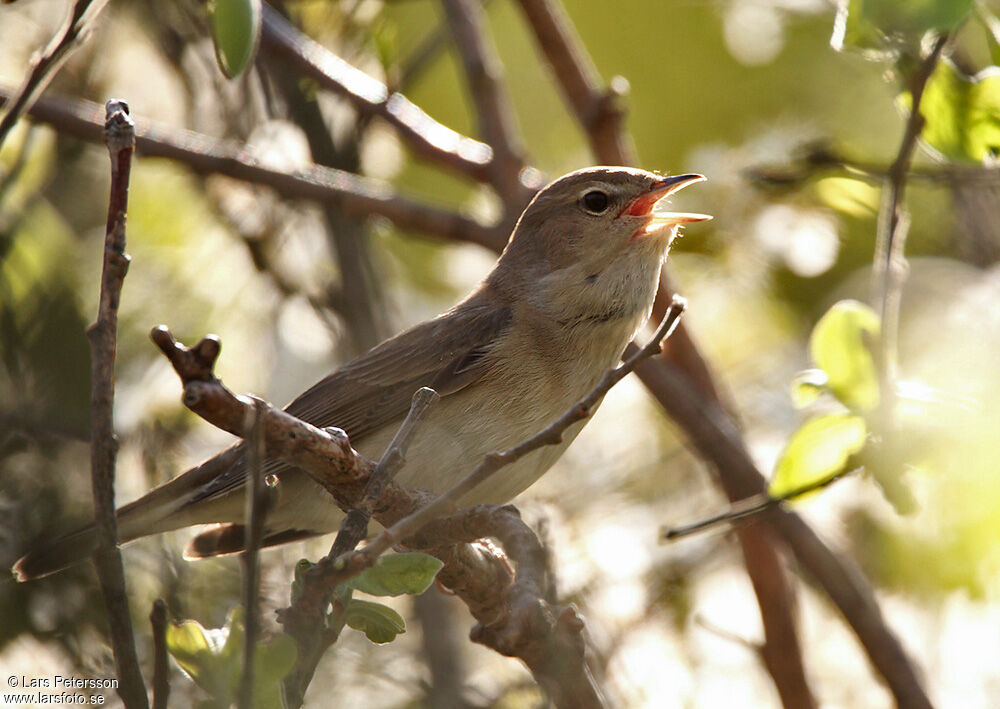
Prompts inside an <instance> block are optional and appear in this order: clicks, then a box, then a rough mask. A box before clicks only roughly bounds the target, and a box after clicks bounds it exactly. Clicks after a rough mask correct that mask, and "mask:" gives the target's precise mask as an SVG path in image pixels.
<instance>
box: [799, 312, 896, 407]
mask: <svg viewBox="0 0 1000 709" xmlns="http://www.w3.org/2000/svg"><path fill="white" fill-rule="evenodd" d="M880 331H881V327H880V323H879V318H878V315H876V314H875V311H874V310H872V309H871V308H869V307H868V306H867V305H865V304H864V303H859V302H858V301H856V300H842V301H840V302H839V303H835V304H834V305H833V307H832V308H830V309H829V310H828V311H827V312H826V313H825V314H824V315H823V317H822V318H820V320H819V322H818V323H816V327H814V328H813V331H812V335H811V336H810V338H809V351H810V353H811V354H812V359H813V361H814V362H815V363H816V366H818V367H819V368H820V369H822V370H823V371H825V372H826V374H827V377H828V383H827V386H828V388H829V389H830V391H831V392H833V395H834V396H836V397H837V398H838V399H840V401H841V402H843V403H844V405H845V406H847V408H849V409H851V410H861V411H870V410H871V409H873V408H875V407H876V406H877V405H878V401H879V393H878V379H877V377H876V374H875V360H874V358H873V357H872V353H871V349H870V345H871V344H872V343H874V342H876V341H877V340H878V337H879V333H880Z"/></svg>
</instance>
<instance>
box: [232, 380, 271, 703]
mask: <svg viewBox="0 0 1000 709" xmlns="http://www.w3.org/2000/svg"><path fill="white" fill-rule="evenodd" d="M266 408H267V405H266V404H265V403H264V402H263V401H261V400H260V399H256V398H255V399H254V401H253V408H251V409H249V410H248V411H247V415H246V419H245V421H244V424H243V430H244V431H245V433H244V437H245V439H246V442H247V487H246V491H245V492H246V494H245V497H246V502H245V508H246V513H245V514H244V518H245V524H246V548H245V550H244V552H243V554H242V558H241V561H242V562H243V609H244V616H243V671H242V675H241V676H240V685H239V694H238V699H237V702H236V706H237V707H239V709H251V708H252V707H253V700H254V697H253V688H254V657H255V656H256V654H257V652H256V651H257V636H258V634H259V633H260V598H259V595H260V559H259V556H260V544H261V538H262V537H263V533H264V519H265V517H266V515H267V500H268V493H267V490H266V488H265V486H264V480H263V468H264V441H263V436H262V435H261V432H260V429H261V418H262V417H263V412H264V411H265V410H266Z"/></svg>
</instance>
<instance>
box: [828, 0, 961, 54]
mask: <svg viewBox="0 0 1000 709" xmlns="http://www.w3.org/2000/svg"><path fill="white" fill-rule="evenodd" d="M973 5H974V0H840V1H839V2H838V5H837V16H836V19H835V20H834V25H833V36H832V37H831V38H830V44H831V45H832V46H833V48H834V49H836V50H838V51H840V50H842V49H845V48H851V49H861V50H880V49H887V48H888V47H889V45H890V44H891V43H893V42H898V41H900V40H903V41H907V42H909V43H911V44H915V43H916V42H918V41H919V40H920V38H921V37H922V36H923V35H924V33H926V32H928V31H931V30H934V31H942V32H948V31H951V30H953V29H955V28H956V27H958V25H960V24H961V23H962V22H964V21H965V19H966V18H967V17H968V16H969V14H970V13H971V11H972V8H973Z"/></svg>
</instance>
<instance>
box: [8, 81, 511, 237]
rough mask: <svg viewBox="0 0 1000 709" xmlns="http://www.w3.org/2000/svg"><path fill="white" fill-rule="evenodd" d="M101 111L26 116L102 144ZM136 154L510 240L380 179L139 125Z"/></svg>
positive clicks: (352, 210) (69, 107)
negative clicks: (271, 161)
mask: <svg viewBox="0 0 1000 709" xmlns="http://www.w3.org/2000/svg"><path fill="white" fill-rule="evenodd" d="M8 96H9V92H7V91H5V90H3V89H0V102H2V101H4V100H5V99H6V98H7V97H8ZM98 112H99V109H98V107H97V106H96V104H93V103H91V102H89V101H82V100H74V101H72V102H70V101H62V100H60V101H55V100H46V99H40V100H38V101H36V102H35V104H34V106H32V107H31V109H30V110H29V111H28V115H30V116H32V117H33V118H35V119H37V120H40V121H42V122H44V123H48V124H50V125H52V126H54V127H55V128H56V129H57V130H59V131H60V132H61V133H64V134H67V135H72V136H74V137H77V138H80V139H82V140H89V141H94V142H96V141H98V140H101V139H102V137H101V130H102V126H103V123H102V122H101V121H100V120H99V119H98V118H97V115H98ZM136 148H137V150H138V151H139V152H140V153H141V154H143V155H149V156H153V157H164V158H169V159H171V160H176V161H177V162H180V163H183V164H185V165H187V166H188V167H190V168H191V169H192V170H194V171H195V172H197V173H201V174H219V175H226V176H228V177H233V178H235V179H237V180H243V181H245V182H249V183H253V184H257V185H263V186H265V187H270V188H271V189H273V190H275V191H276V192H278V193H279V194H281V195H283V196H285V197H289V198H293V199H308V200H312V201H315V202H320V203H324V202H328V201H332V202H334V203H336V204H337V205H338V206H339V207H340V208H341V209H342V210H343V212H344V213H345V214H348V215H353V216H371V215H378V216H382V217H385V218H386V219H389V220H390V221H392V222H394V223H395V224H396V226H398V227H400V228H402V229H413V230H416V231H421V232H425V233H427V234H432V235H434V236H439V237H444V238H447V239H455V240H457V241H467V242H470V243H474V244H479V245H480V246H485V247H486V248H489V249H492V250H494V251H499V250H501V249H502V248H503V245H504V244H505V243H506V242H507V236H508V235H509V232H508V231H506V230H504V229H503V228H502V227H497V226H487V225H484V224H481V223H479V222H476V221H473V220H471V219H467V218H466V217H463V216H461V215H459V214H456V213H455V212H452V211H449V210H447V209H441V208H438V207H432V206H430V205H426V204H421V203H419V202H416V201H414V200H412V199H410V198H407V197H403V196H401V195H399V194H397V193H396V191H395V190H394V189H393V187H392V186H391V185H389V184H388V183H386V182H383V181H381V180H375V179H372V178H365V177H359V176H357V175H353V174H351V173H349V172H344V171H341V170H336V169H333V168H329V167H321V166H318V165H311V166H309V167H308V168H306V169H303V170H299V171H297V172H294V173H292V172H285V171H283V170H277V169H273V168H269V167H264V166H262V165H260V164H258V163H257V161H256V160H255V159H254V158H253V157H251V156H250V155H248V154H247V152H246V150H244V149H241V148H240V147H239V146H238V145H235V144H233V143H230V142H227V141H221V140H216V139H213V138H209V137H207V136H204V135H201V134H199V133H194V132H192V131H186V130H179V129H175V128H170V127H168V126H164V125H162V124H155V123H152V122H149V121H142V120H139V121H137V127H136Z"/></svg>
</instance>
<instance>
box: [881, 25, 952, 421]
mask: <svg viewBox="0 0 1000 709" xmlns="http://www.w3.org/2000/svg"><path fill="white" fill-rule="evenodd" d="M947 43H948V35H947V34H945V35H942V36H941V37H939V38H938V39H937V40H936V41H935V42H934V46H933V48H932V49H931V51H930V53H929V54H928V55H927V57H926V58H925V59H924V60H923V62H921V64H920V66H919V67H918V68H917V69H916V70H915V71H914V72H913V75H912V76H910V77H909V90H910V96H911V103H912V105H911V107H910V116H909V118H908V119H907V121H906V130H905V131H904V132H903V139H902V142H901V144H900V146H899V151H898V153H897V154H896V159H895V160H894V161H893V162H892V165H890V166H889V173H888V175H887V176H886V180H885V185H884V188H883V191H882V205H881V209H880V211H879V219H878V234H877V238H876V241H875V266H874V269H873V271H872V278H873V282H872V290H873V293H876V294H877V298H878V303H879V310H880V315H881V320H882V327H881V336H880V338H879V357H878V358H877V359H878V365H879V392H880V397H879V413H880V417H879V418H880V425H881V426H882V427H883V430H889V429H891V428H892V426H893V423H892V421H893V419H894V414H893V411H894V409H895V405H896V404H895V400H896V397H895V390H896V386H895V381H896V366H897V361H896V358H897V351H896V350H897V338H898V336H899V307H900V301H901V298H902V289H903V280H904V279H905V277H906V259H905V255H904V254H905V249H906V234H907V231H909V226H910V219H909V214H908V213H907V211H906V205H905V198H906V178H907V174H908V173H909V171H910V164H911V163H912V162H913V155H914V153H915V152H916V149H917V141H918V140H919V138H920V132H921V131H922V130H923V128H924V123H925V120H924V117H923V115H921V113H920V101H921V99H922V98H923V94H924V88H925V87H926V86H927V82H928V80H929V79H930V77H931V74H933V73H934V69H935V67H937V63H938V59H939V58H940V57H941V52H942V51H943V50H944V47H945V45H946V44H947Z"/></svg>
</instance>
